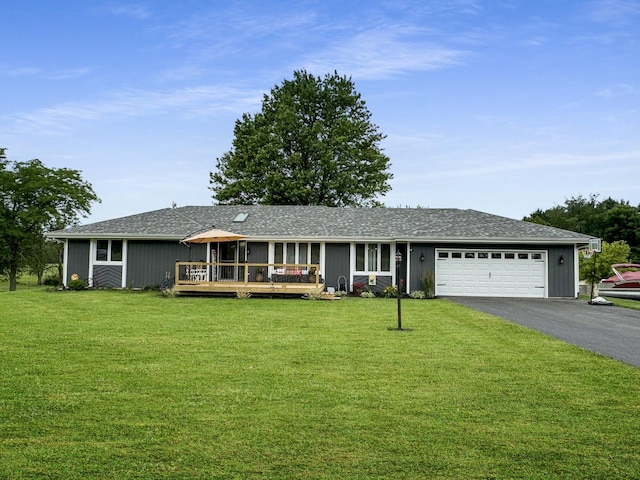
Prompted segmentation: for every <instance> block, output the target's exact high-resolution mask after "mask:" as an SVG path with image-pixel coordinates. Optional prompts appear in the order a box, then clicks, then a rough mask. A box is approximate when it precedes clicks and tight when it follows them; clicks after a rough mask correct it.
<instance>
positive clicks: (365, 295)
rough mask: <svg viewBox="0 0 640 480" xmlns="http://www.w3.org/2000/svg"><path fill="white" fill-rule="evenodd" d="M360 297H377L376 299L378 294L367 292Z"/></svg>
mask: <svg viewBox="0 0 640 480" xmlns="http://www.w3.org/2000/svg"><path fill="white" fill-rule="evenodd" d="M360 296H361V297H362V298H375V297H376V294H375V293H373V292H372V291H370V290H367V291H366V292H362V293H361V294H360Z"/></svg>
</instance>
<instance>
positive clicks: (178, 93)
mask: <svg viewBox="0 0 640 480" xmlns="http://www.w3.org/2000/svg"><path fill="white" fill-rule="evenodd" d="M262 93H263V92H261V91H256V90H242V89H239V88H234V87H226V86H215V85H203V86H199V87H191V88H184V89H179V90H173V91H142V90H122V91H118V92H115V93H113V94H111V95H108V96H106V97H104V98H102V99H100V100H97V101H95V102H85V103H78V102H74V103H72V102H69V103H63V104H60V105H55V106H52V107H48V108H43V109H41V110H38V111H36V112H33V113H26V114H22V115H15V116H13V118H10V120H13V124H14V129H16V130H28V129H38V130H39V131H40V132H41V133H45V134H60V133H65V132H68V131H70V130H72V129H74V128H76V127H78V125H79V124H80V123H82V122H91V121H99V120H103V119H108V118H128V117H145V116H161V115H167V114H173V115H180V116H183V117H185V118H187V117H194V116H211V115H215V114H216V112H219V111H221V110H222V111H231V112H234V113H240V112H245V111H247V110H255V109H256V107H257V106H258V105H259V104H260V100H261V98H262Z"/></svg>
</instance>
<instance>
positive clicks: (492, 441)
mask: <svg viewBox="0 0 640 480" xmlns="http://www.w3.org/2000/svg"><path fill="white" fill-rule="evenodd" d="M402 308H403V326H406V327H409V328H411V329H412V330H411V331H403V332H397V331H390V330H389V328H393V327H394V326H395V325H396V302H395V300H394V299H360V298H345V299H342V300H340V301H334V302H330V301H302V300H284V299H273V300H269V299H249V300H238V299H214V298H162V297H159V296H158V295H157V294H151V293H132V292H118V291H111V292H109V291H87V292H49V291H45V290H43V289H37V288H32V289H28V290H27V289H25V290H19V291H18V292H13V293H8V292H2V293H0V359H1V363H0V375H1V379H2V380H1V382H0V420H1V422H0V477H1V478H7V479H21V478H73V479H88V478H89V479H90V478H100V479H105V478H106V479H127V478H131V479H133V478H150V479H151V478H154V479H155V478H189V479H191V478H336V479H337V478H340V479H343V478H349V479H353V478H356V479H357V478H393V479H397V478H471V479H473V478H477V479H481V478H482V479H488V478H496V479H498V478H545V479H548V478H579V479H590V478H592V479H609V478H638V476H639V472H640V428H639V423H638V422H639V421H638V419H639V418H640V402H639V401H638V399H639V398H640V369H637V368H634V367H631V366H628V365H624V364H622V363H619V362H617V361H614V360H611V359H607V358H603V357H600V356H598V355H596V354H593V353H590V352H587V351H584V350H581V349H579V348H576V347H573V346H570V345H567V344H565V343H563V342H561V341H558V340H555V339H551V338H549V337H546V336H543V335H541V334H538V333H536V332H534V331H531V330H527V329H524V328H521V327H518V326H515V325H512V324H509V323H507V322H505V321H502V320H499V319H496V318H494V317H491V316H489V315H486V314H482V313H478V312H475V311H473V310H470V309H467V308H465V307H462V306H459V305H456V304H454V303H451V302H448V301H446V300H430V301H418V300H406V301H403V304H402Z"/></svg>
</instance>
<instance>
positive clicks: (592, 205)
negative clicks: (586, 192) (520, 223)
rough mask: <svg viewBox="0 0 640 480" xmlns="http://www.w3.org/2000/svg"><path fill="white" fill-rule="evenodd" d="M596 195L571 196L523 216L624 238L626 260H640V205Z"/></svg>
mask: <svg viewBox="0 0 640 480" xmlns="http://www.w3.org/2000/svg"><path fill="white" fill-rule="evenodd" d="M598 197H599V195H598V194H592V195H590V196H589V197H588V198H585V197H583V196H582V195H578V196H577V197H571V198H569V199H567V200H565V202H564V204H563V205H556V206H554V207H552V208H549V209H547V210H541V209H538V210H536V211H535V212H533V213H532V214H531V215H529V216H527V217H524V218H523V220H525V221H527V222H533V223H538V224H541V225H549V226H552V227H557V228H563V229H565V230H571V231H573V232H578V233H584V234H586V235H592V236H594V237H598V238H601V239H602V240H603V241H605V242H607V243H614V242H625V243H626V244H627V245H629V259H628V260H629V261H631V262H633V263H640V205H638V206H633V205H630V204H629V202H628V201H625V200H614V199H612V198H610V197H609V198H606V199H605V200H602V201H600V200H598Z"/></svg>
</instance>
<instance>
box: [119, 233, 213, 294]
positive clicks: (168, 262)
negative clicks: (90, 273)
mask: <svg viewBox="0 0 640 480" xmlns="http://www.w3.org/2000/svg"><path fill="white" fill-rule="evenodd" d="M206 258H207V246H206V244H193V245H191V248H189V247H188V246H187V245H184V244H181V243H178V242H176V241H154V240H129V242H128V251H127V287H133V288H142V287H145V286H148V285H159V284H160V283H161V282H162V281H163V280H164V278H165V275H166V274H167V272H168V274H169V277H171V278H173V277H174V276H175V263H176V260H178V261H181V262H186V261H190V260H192V261H199V260H206Z"/></svg>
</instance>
